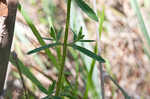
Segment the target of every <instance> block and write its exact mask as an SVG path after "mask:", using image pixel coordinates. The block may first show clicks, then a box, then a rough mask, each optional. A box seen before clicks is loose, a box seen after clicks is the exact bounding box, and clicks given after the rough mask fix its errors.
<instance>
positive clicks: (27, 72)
mask: <svg viewBox="0 0 150 99" xmlns="http://www.w3.org/2000/svg"><path fill="white" fill-rule="evenodd" d="M16 61H17V64H16ZM10 62H11V63H12V64H13V65H14V66H16V67H17V65H18V66H19V67H20V69H21V72H22V73H23V74H24V75H25V76H26V77H27V78H28V79H30V80H31V81H32V82H33V83H34V84H35V85H36V86H37V87H38V88H39V89H40V90H41V91H42V92H43V93H45V94H48V91H47V89H45V88H44V86H43V85H42V84H41V83H40V82H39V80H37V79H36V77H35V76H34V75H33V74H32V73H31V72H30V70H29V69H28V68H27V67H26V66H25V65H24V64H23V63H22V62H21V60H19V59H17V60H14V59H13V57H12V55H10Z"/></svg>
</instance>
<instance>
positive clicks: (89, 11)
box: [75, 0, 98, 22]
mask: <svg viewBox="0 0 150 99" xmlns="http://www.w3.org/2000/svg"><path fill="white" fill-rule="evenodd" d="M75 2H76V3H77V5H78V6H79V7H80V8H81V9H82V11H83V12H85V13H86V14H87V15H88V16H89V17H90V18H91V19H93V20H95V21H97V22H98V17H97V16H96V13H95V12H94V11H93V9H92V8H90V7H89V6H88V5H87V4H86V3H85V2H84V0H75Z"/></svg>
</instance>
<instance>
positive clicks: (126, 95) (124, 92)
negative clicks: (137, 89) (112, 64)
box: [108, 76, 131, 99]
mask: <svg viewBox="0 0 150 99" xmlns="http://www.w3.org/2000/svg"><path fill="white" fill-rule="evenodd" d="M108 77H109V78H110V79H111V81H112V82H113V83H114V84H115V85H116V86H117V87H118V88H119V90H120V91H121V92H122V94H123V95H124V97H125V99H131V97H130V96H129V95H128V94H127V93H126V91H125V90H124V89H123V88H122V87H121V86H120V85H119V84H118V83H117V82H116V80H114V79H113V78H112V77H111V76H108Z"/></svg>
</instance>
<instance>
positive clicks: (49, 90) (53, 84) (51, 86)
mask: <svg viewBox="0 0 150 99" xmlns="http://www.w3.org/2000/svg"><path fill="white" fill-rule="evenodd" d="M55 85H56V81H54V82H53V83H52V85H50V86H49V88H48V93H49V95H51V94H52V93H53V92H54V88H55Z"/></svg>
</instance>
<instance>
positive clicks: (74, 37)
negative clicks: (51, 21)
mask: <svg viewBox="0 0 150 99" xmlns="http://www.w3.org/2000/svg"><path fill="white" fill-rule="evenodd" d="M71 31H72V33H73V40H74V41H76V40H77V33H76V32H75V31H74V30H72V29H71Z"/></svg>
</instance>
